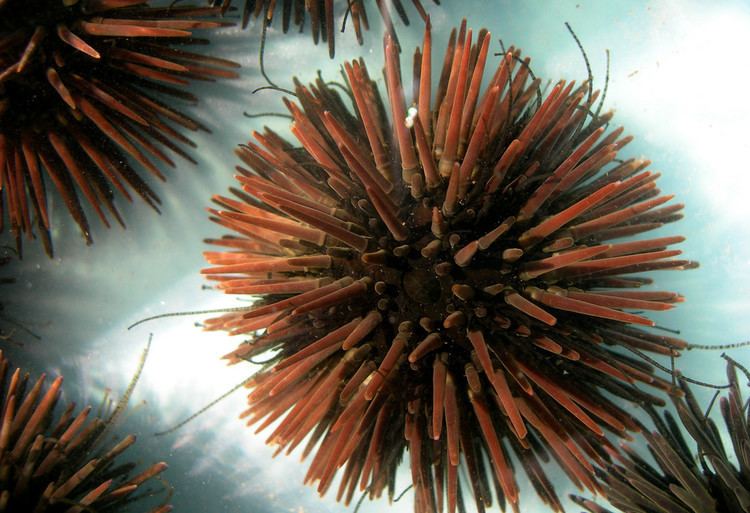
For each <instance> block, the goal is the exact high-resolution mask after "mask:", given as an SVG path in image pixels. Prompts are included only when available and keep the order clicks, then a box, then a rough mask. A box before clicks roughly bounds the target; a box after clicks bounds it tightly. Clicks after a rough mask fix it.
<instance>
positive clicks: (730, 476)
mask: <svg viewBox="0 0 750 513" xmlns="http://www.w3.org/2000/svg"><path fill="white" fill-rule="evenodd" d="M738 366H739V365H738V364H737V363H736V362H734V361H732V360H731V359H727V376H728V378H729V385H728V390H727V391H726V392H725V393H724V394H723V397H721V398H720V399H719V406H720V410H721V416H722V418H723V419H724V427H725V429H724V430H723V431H722V430H720V429H719V428H718V426H717V425H716V423H715V422H714V421H713V420H712V419H711V418H710V417H709V416H708V414H707V413H706V412H704V411H703V409H702V408H701V406H700V404H699V403H698V401H697V400H696V398H695V396H694V395H693V392H692V390H691V389H690V387H689V386H688V383H687V382H686V381H685V380H680V388H681V389H682V391H683V392H684V397H673V399H672V402H673V403H674V407H675V409H676V411H677V417H678V418H677V419H675V417H674V416H673V415H671V414H670V413H669V412H668V411H665V412H664V414H663V418H662V417H661V416H659V415H658V414H657V413H656V412H655V411H653V410H651V411H650V414H651V418H652V419H653V421H654V423H655V424H656V428H657V429H656V430H655V431H652V432H648V431H645V432H644V436H645V438H646V441H647V443H648V449H649V453H650V454H651V457H652V458H653V461H654V462H655V464H654V463H651V462H650V461H648V460H647V459H646V458H644V457H643V456H642V455H639V454H638V452H637V451H636V450H634V449H633V448H631V447H627V446H626V447H625V448H624V450H625V453H626V459H625V460H624V461H622V462H620V463H617V464H611V465H609V466H607V467H606V468H605V469H604V470H603V471H601V472H600V478H601V481H602V483H603V484H604V496H605V497H606V498H607V499H608V500H609V502H610V503H611V504H612V505H613V506H615V507H616V508H619V510H621V511H627V512H628V513H630V512H632V513H656V512H661V511H670V512H673V511H674V512H679V513H683V512H684V513H742V512H744V511H747V510H748V507H749V506H750V486H748V483H750V461H749V460H748V454H747V448H748V447H750V429H749V428H748V416H747V411H746V409H747V403H746V402H745V401H744V400H743V398H742V392H741V390H740V385H739V381H738V380H737V368H738ZM742 370H743V372H745V373H746V377H747V378H748V379H750V376H748V375H747V371H746V370H745V369H744V368H743V369H742ZM685 432H687V434H688V436H689V438H688V439H687V440H686V437H685V434H684V433H685ZM722 439H725V440H728V441H729V442H730V443H731V446H730V447H729V448H728V449H727V447H726V445H725V444H724V442H723V441H722ZM571 498H572V499H573V500H574V501H575V502H576V503H577V504H579V505H580V506H582V507H584V508H586V509H587V510H588V511H590V512H592V513H611V512H610V511H609V510H608V509H606V508H603V507H601V506H599V505H597V504H595V503H594V502H593V501H591V500H589V499H585V498H583V497H579V496H571Z"/></svg>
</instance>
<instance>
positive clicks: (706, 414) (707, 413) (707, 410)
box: [703, 390, 721, 420]
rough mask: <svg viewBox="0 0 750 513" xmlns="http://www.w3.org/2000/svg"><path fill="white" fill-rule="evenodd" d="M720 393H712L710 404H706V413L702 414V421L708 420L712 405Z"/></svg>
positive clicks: (718, 391)
mask: <svg viewBox="0 0 750 513" xmlns="http://www.w3.org/2000/svg"><path fill="white" fill-rule="evenodd" d="M720 392H721V391H720V390H717V391H716V392H714V395H713V397H712V398H711V402H710V403H708V408H706V413H704V414H703V420H707V419H708V416H709V414H710V413H711V409H712V408H713V407H714V403H715V402H716V399H717V398H718V397H719V393H720Z"/></svg>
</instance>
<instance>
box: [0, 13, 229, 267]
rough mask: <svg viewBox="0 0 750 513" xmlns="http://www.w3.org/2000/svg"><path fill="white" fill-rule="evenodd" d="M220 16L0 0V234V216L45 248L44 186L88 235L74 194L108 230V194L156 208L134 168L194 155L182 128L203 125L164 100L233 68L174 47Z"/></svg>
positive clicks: (182, 96) (187, 97)
mask: <svg viewBox="0 0 750 513" xmlns="http://www.w3.org/2000/svg"><path fill="white" fill-rule="evenodd" d="M217 14H219V11H218V9H215V8H208V7H203V8H190V7H173V8H155V7H150V6H149V5H148V4H147V3H145V2H141V1H135V0H133V1H114V0H80V1H78V0H76V1H63V0H2V1H0V189H2V196H0V202H2V203H0V230H2V223H3V222H4V221H5V219H6V218H7V222H8V224H9V225H10V226H9V228H10V231H11V232H12V233H13V234H14V235H15V237H16V239H17V240H19V241H20V237H21V235H22V234H27V235H29V236H30V235H31V234H32V231H33V225H34V224H36V225H37V227H38V233H39V234H40V235H41V236H42V238H43V240H44V243H45V246H46V249H47V252H48V253H51V244H50V241H49V232H50V229H51V226H50V219H49V215H48V212H47V208H48V206H47V191H48V189H49V188H50V187H51V188H54V189H57V191H59V193H60V194H61V196H62V199H63V200H64V203H65V205H66V207H67V208H68V210H69V211H70V214H71V215H72V217H73V218H74V219H75V221H76V223H77V224H78V225H79V227H80V229H81V231H82V232H83V235H84V237H85V238H86V240H87V242H91V236H90V234H89V224H88V220H87V219H86V215H85V213H84V209H83V207H82V206H81V200H80V199H79V195H83V197H84V198H85V202H86V203H88V204H89V205H90V206H91V207H92V208H93V209H94V211H95V212H96V214H97V215H98V217H99V218H100V219H101V220H102V222H103V223H104V224H105V225H107V226H109V224H108V220H107V217H108V216H109V215H111V216H113V217H115V218H116V219H117V221H118V222H120V223H121V224H122V220H121V218H120V215H119V214H118V212H117V210H116V209H115V206H114V203H113V199H114V196H115V190H116V191H117V192H118V193H120V194H122V195H123V196H124V197H125V198H126V199H128V200H130V198H131V196H130V192H129V191H128V189H131V190H132V191H134V192H135V193H137V194H138V195H140V196H141V197H142V198H143V199H144V200H145V201H146V202H147V203H148V204H150V205H151V206H152V207H154V208H156V205H157V204H158V202H159V200H158V198H157V196H156V194H155V193H154V192H153V191H152V190H151V188H150V187H149V186H148V185H147V183H146V182H145V181H144V180H143V179H142V178H141V177H140V176H139V173H138V171H137V168H138V167H144V168H146V169H147V170H148V171H149V172H150V173H152V174H154V175H155V176H157V177H158V178H160V179H163V175H162V173H161V171H160V170H159V167H158V166H157V165H156V164H155V161H159V162H160V163H162V164H166V165H169V166H173V165H174V164H173V161H172V158H171V157H170V156H169V153H173V154H175V155H178V156H181V157H183V158H186V159H188V160H191V161H192V158H191V157H190V156H189V155H188V154H187V153H186V152H185V149H184V148H185V147H188V146H194V143H192V141H190V139H188V138H187V137H185V136H184V135H183V134H182V133H181V132H180V130H181V129H188V130H197V129H202V128H203V127H202V125H201V124H200V123H199V122H198V121H197V120H194V119H192V118H190V117H189V116H187V115H185V114H183V113H182V112H180V111H179V110H177V109H175V108H174V107H173V106H172V105H171V104H172V103H173V100H178V101H183V102H184V101H188V102H193V101H195V100H196V99H195V98H194V97H193V95H192V94H190V93H188V92H187V91H186V90H185V89H184V86H185V85H187V84H188V81H189V80H193V79H197V80H213V79H214V78H216V77H234V76H235V72H234V71H233V70H232V68H234V67H236V64H234V63H232V62H229V61H225V60H222V59H216V58H211V57H208V56H205V55H202V54H198V53H194V52H190V51H187V50H184V49H183V48H181V46H182V45H184V44H186V43H191V42H193V43H200V42H205V41H203V40H199V39H195V38H194V36H193V32H194V31H195V30H196V29H205V28H215V27H219V26H221V25H222V24H223V23H222V22H216V21H210V19H209V18H210V17H212V16H215V15H217ZM131 162H137V164H138V165H137V166H132V165H131ZM6 212H7V214H6ZM19 244H20V242H19Z"/></svg>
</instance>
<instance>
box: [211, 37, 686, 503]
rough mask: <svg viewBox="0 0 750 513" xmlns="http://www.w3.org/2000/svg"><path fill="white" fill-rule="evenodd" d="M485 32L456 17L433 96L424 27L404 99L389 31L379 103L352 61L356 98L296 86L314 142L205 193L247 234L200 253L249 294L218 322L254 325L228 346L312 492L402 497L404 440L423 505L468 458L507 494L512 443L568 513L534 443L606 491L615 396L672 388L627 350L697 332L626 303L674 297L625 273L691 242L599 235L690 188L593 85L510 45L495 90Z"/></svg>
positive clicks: (474, 478)
mask: <svg viewBox="0 0 750 513" xmlns="http://www.w3.org/2000/svg"><path fill="white" fill-rule="evenodd" d="M477 36H478V37H477V39H476V42H475V43H473V41H472V32H471V30H468V31H467V30H466V27H465V24H464V25H462V26H461V29H460V30H459V31H458V34H457V31H456V30H454V31H453V32H452V34H451V37H450V43H449V46H448V48H447V51H446V53H445V60H444V65H443V69H442V73H441V78H440V81H439V84H438V87H437V94H436V96H435V97H434V101H432V100H431V91H432V84H431V80H430V76H431V71H432V68H431V62H432V58H431V36H430V28H429V26H428V27H427V31H426V33H425V39H424V46H423V49H422V50H421V51H420V50H419V49H418V50H417V51H416V58H415V63H414V67H413V69H414V86H413V91H414V92H413V98H414V100H413V103H414V104H415V105H416V106H417V107H416V109H414V110H413V111H412V112H410V113H409V114H408V116H407V112H406V107H405V96H404V92H403V81H402V79H401V76H400V71H399V70H400V66H399V61H398V53H397V51H396V48H395V46H394V44H393V42H392V41H391V40H390V39H387V41H386V45H385V61H386V65H385V76H386V83H387V92H388V98H389V100H390V101H389V102H387V103H384V102H383V99H382V98H381V96H380V94H379V93H378V90H377V87H376V85H375V82H374V81H373V80H372V79H371V78H370V75H369V73H368V71H367V68H366V66H365V63H364V62H363V61H362V60H361V59H360V60H358V61H355V62H351V63H346V64H345V66H344V69H345V77H344V78H345V81H346V86H345V87H346V90H347V92H348V93H349V95H350V96H351V98H352V101H353V103H354V105H353V110H352V107H349V106H348V105H347V102H346V101H345V100H348V98H346V97H343V98H342V96H341V95H339V94H338V92H337V89H336V88H334V87H332V86H330V85H329V84H328V83H326V82H324V81H323V80H322V79H319V80H318V81H317V82H315V84H313V85H311V86H310V87H304V86H303V85H301V84H300V83H299V82H296V95H297V100H298V102H299V105H298V104H297V103H294V102H292V101H288V100H287V101H286V106H287V107H288V109H289V112H290V113H291V115H292V116H293V118H294V122H293V123H292V126H291V130H292V132H293V133H294V135H295V136H296V137H297V138H298V140H299V142H300V143H301V144H302V148H295V147H294V146H293V145H292V144H290V143H288V142H286V141H284V140H283V139H282V138H281V137H279V136H278V135H277V134H275V133H274V132H272V131H270V130H268V129H267V130H266V131H265V132H264V133H263V134H261V133H255V134H254V137H255V139H256V140H257V141H258V143H260V144H259V145H258V144H255V143H253V142H249V143H247V144H246V145H242V147H241V148H240V149H239V150H238V152H237V153H238V155H239V157H240V158H241V159H242V160H243V161H244V163H245V164H246V165H247V166H249V167H250V168H251V169H252V171H250V170H248V169H245V168H243V167H238V168H237V169H238V171H239V175H238V176H237V179H238V180H239V182H240V183H241V184H242V188H243V189H244V190H243V191H240V190H236V189H235V190H233V193H234V195H235V196H236V198H228V197H215V198H214V200H215V202H216V203H218V204H219V205H221V206H222V208H223V209H224V210H214V209H211V214H212V218H213V220H214V221H215V222H216V223H218V224H220V225H222V226H224V227H226V228H229V229H231V230H233V231H234V232H236V235H232V236H225V237H223V238H221V239H219V240H210V241H209V242H210V243H212V244H214V245H217V246H221V247H224V248H226V249H225V250H222V251H210V252H206V255H205V256H206V258H207V260H208V262H209V263H210V264H211V267H209V268H206V269H204V270H203V271H202V272H203V273H204V274H205V275H207V276H208V277H209V278H211V279H214V280H217V281H218V286H219V288H221V289H223V290H224V291H225V292H227V293H230V294H257V295H259V296H260V299H259V300H258V303H256V304H255V305H254V306H253V307H252V308H251V309H249V311H245V312H234V313H229V314H226V315H223V316H221V317H219V318H215V319H211V320H209V321H207V327H208V328H211V329H225V330H229V331H230V332H231V333H232V334H253V337H252V339H251V340H250V341H249V342H247V343H245V344H243V345H241V346H240V347H239V348H238V349H237V350H236V351H235V352H233V353H232V354H230V355H228V357H229V358H230V359H231V361H233V362H236V361H241V360H243V359H249V358H251V357H254V356H256V355H259V354H262V353H264V352H269V359H268V361H267V363H265V364H264V365H263V368H262V369H261V370H260V371H259V372H258V373H257V374H256V375H255V376H254V377H253V378H252V379H251V382H250V385H249V386H250V388H252V389H253V390H252V391H251V393H250V395H249V404H250V407H249V409H248V410H247V411H246V412H245V414H244V415H246V416H248V417H249V420H248V424H254V423H260V424H259V427H258V430H262V429H264V428H266V427H267V426H269V425H270V424H271V423H273V422H274V421H277V420H279V419H281V420H280V421H279V423H278V425H277V427H276V428H275V429H274V430H273V433H272V434H271V436H270V437H269V438H268V442H269V443H272V444H276V445H278V447H279V451H282V450H285V449H286V450H287V451H291V450H293V449H294V448H295V447H297V445H298V444H300V442H302V441H303V440H305V439H306V438H308V437H309V441H308V443H307V446H306V448H305V450H304V452H303V455H308V454H310V453H312V452H314V457H313V460H312V464H311V466H310V469H309V472H308V474H307V481H308V482H313V481H319V485H318V490H319V491H320V493H321V494H322V493H324V492H326V490H328V488H329V487H330V486H331V484H332V482H333V480H334V475H335V474H336V473H337V471H338V470H339V468H340V467H343V476H342V478H341V481H340V486H339V490H338V498H339V500H341V499H342V498H344V499H345V501H347V502H348V501H350V500H351V499H352V496H353V493H354V492H355V490H356V488H357V487H358V486H359V487H360V488H361V489H364V490H367V492H368V493H369V495H370V497H376V496H380V495H381V494H382V493H383V492H384V491H385V490H386V489H387V490H388V493H389V495H390V496H391V497H392V496H393V493H394V486H395V479H396V468H397V467H398V465H399V463H400V461H401V460H402V458H403V456H404V451H405V449H408V450H409V459H410V466H411V476H412V480H413V484H414V493H415V497H416V498H415V501H416V511H418V512H428V511H444V509H443V505H444V503H445V501H447V504H448V507H447V511H449V512H451V513H453V512H454V511H455V510H456V507H457V503H462V502H463V499H462V492H461V488H462V487H461V485H460V482H461V481H463V480H465V479H466V477H468V483H466V484H468V485H470V487H471V489H472V491H473V494H474V500H475V502H476V507H477V509H478V510H479V511H483V510H484V508H485V507H486V506H488V505H489V504H490V503H491V502H492V493H491V491H490V489H491V488H494V489H495V490H496V491H495V495H496V496H497V497H498V502H499V503H501V504H505V503H510V504H511V506H512V508H513V510H514V511H517V509H518V508H517V503H518V487H517V484H516V480H515V478H514V473H515V472H514V468H513V464H512V460H511V454H515V455H516V457H517V458H518V460H519V463H520V464H521V466H522V467H523V468H524V470H525V471H526V473H527V475H528V476H529V480H530V482H531V484H532V485H533V486H534V487H535V489H536V491H537V493H538V494H539V495H540V496H541V498H542V499H543V500H544V501H545V502H546V503H548V504H549V505H550V506H551V507H552V509H554V510H555V511H560V510H562V505H561V503H560V501H559V499H558V497H557V496H556V494H555V491H554V490H553V488H552V485H551V483H550V481H549V480H548V478H547V477H546V475H545V471H544V469H543V466H542V462H546V461H548V460H549V459H550V458H552V459H555V460H556V461H557V462H558V463H559V464H560V466H561V467H562V469H563V470H564V471H565V473H566V474H567V475H568V476H569V477H570V478H571V479H572V481H573V482H574V483H575V484H576V485H578V486H579V487H580V486H585V487H587V488H588V489H590V490H596V489H597V485H596V484H595V482H594V468H593V466H592V464H591V463H590V461H593V462H595V463H597V464H599V465H602V466H603V465H606V463H607V462H608V461H609V459H610V455H611V454H613V453H614V452H615V451H616V449H615V448H614V447H613V446H612V445H611V444H610V443H609V442H608V441H607V438H606V437H605V436H604V433H605V431H609V432H611V433H614V434H616V435H618V436H622V437H628V436H629V435H628V431H637V430H638V424H637V423H636V422H635V421H634V420H633V418H632V417H631V416H630V415H629V414H628V413H627V412H626V411H624V410H623V409H621V408H620V407H618V406H616V405H615V403H614V402H613V400H612V396H613V395H614V396H616V397H619V398H621V399H624V400H626V401H631V402H634V403H645V404H662V401H661V400H660V399H658V398H657V397H654V396H652V395H650V394H647V393H646V392H643V391H641V390H639V389H638V388H636V387H635V386H634V383H636V382H642V383H646V384H648V385H650V386H653V387H656V388H658V389H663V390H671V389H672V386H671V384H670V383H668V382H666V381H664V380H662V379H659V378H657V377H655V376H654V375H653V374H652V370H653V369H652V368H651V367H650V366H649V365H647V364H645V363H644V362H643V361H642V360H641V359H640V358H636V357H632V356H629V355H626V354H623V351H622V350H621V349H624V348H626V349H632V350H634V351H636V352H637V351H641V350H642V351H648V352H653V353H657V354H665V355H677V354H679V349H680V348H682V347H684V346H685V343H684V342H683V341H680V340H677V339H673V338H669V337H664V336H660V335H657V334H654V333H651V332H650V331H646V330H644V329H642V328H641V327H640V326H653V324H654V323H653V322H652V321H651V320H649V319H648V318H647V317H644V316H643V315H641V314H639V313H628V312H627V310H631V309H635V310H668V309H670V308H672V307H673V306H674V303H676V302H679V301H681V299H682V298H681V297H680V296H679V295H678V294H676V293H673V292H664V291H643V290H640V287H641V286H642V285H644V284H647V283H650V280H649V279H648V278H643V277H637V276H633V273H637V272H641V271H649V270H654V269H685V268H690V267H693V263H691V262H689V261H687V260H677V259H672V257H675V256H677V255H679V254H680V251H677V250H669V249H666V247H667V246H670V245H672V244H675V243H679V242H681V241H682V240H683V238H682V237H661V238H656V239H640V240H637V241H628V242H610V241H612V240H613V239H619V238H622V237H626V236H629V235H634V234H640V233H643V232H646V231H648V230H652V229H654V228H657V227H659V226H662V225H663V224H664V223H667V222H670V221H673V220H675V219H678V218H679V217H680V214H679V211H680V210H681V209H682V205H672V206H664V204H665V203H666V202H668V201H669V200H670V199H671V196H659V190H658V189H657V188H656V185H655V181H656V179H657V177H658V176H659V175H658V174H656V173H653V172H650V171H646V170H645V169H646V167H647V166H648V164H649V163H648V162H646V161H641V160H633V159H631V160H626V161H624V162H621V161H617V160H616V154H617V152H618V150H620V148H622V147H623V146H624V145H625V144H626V143H627V142H628V141H629V140H630V138H629V137H622V135H621V134H622V129H621V128H618V129H617V130H613V131H611V132H609V133H607V131H606V129H605V125H607V124H608V123H609V121H610V120H611V117H612V116H611V114H605V115H601V116H599V115H598V114H597V113H596V112H593V110H594V109H592V107H593V105H594V102H595V100H596V98H597V94H595V93H593V94H592V92H591V91H590V90H589V89H588V87H589V84H587V83H584V84H582V85H579V86H577V87H576V85H575V84H574V83H572V82H570V83H566V82H564V81H561V82H558V83H557V84H555V85H554V87H552V89H551V91H550V92H549V94H547V95H546V97H545V98H542V96H541V93H540V92H539V84H540V81H539V80H538V79H534V80H531V79H530V72H529V67H528V63H529V61H528V59H525V60H521V58H520V52H519V51H518V50H517V49H511V50H509V51H508V52H507V53H506V54H505V55H504V56H503V57H502V58H501V59H500V62H499V64H498V66H497V69H496V71H495V73H494V75H493V78H492V79H491V81H490V83H489V84H488V85H487V87H486V90H485V91H484V92H483V93H482V92H481V89H482V87H481V84H482V76H483V74H484V71H485V64H486V61H487V57H488V51H489V45H490V40H491V37H490V34H489V33H488V32H487V31H486V30H482V31H480V32H479V33H478V35H477ZM472 43H473V44H472ZM349 95H348V96H349ZM387 113H388V114H390V119H392V120H394V122H393V124H392V125H391V123H390V122H389V117H388V114H387ZM259 330H260V331H259ZM461 465H463V466H465V470H466V473H463V472H459V466H461Z"/></svg>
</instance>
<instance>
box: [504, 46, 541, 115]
mask: <svg viewBox="0 0 750 513" xmlns="http://www.w3.org/2000/svg"><path fill="white" fill-rule="evenodd" d="M498 42H499V43H500V50H501V51H502V54H497V53H496V54H495V56H499V55H503V56H505V45H504V44H503V40H502V39H498ZM512 58H513V60H514V61H516V62H517V63H518V64H519V65H520V66H523V67H524V68H526V69H527V70H528V71H529V77H531V81H532V82H533V81H534V80H536V75H535V74H534V70H533V69H531V66H529V65H528V64H526V61H524V60H523V59H522V58H521V57H519V56H517V55H512ZM512 84H513V79H512V77H511V73H508V112H510V111H511V109H512V107H513V96H512V94H511V92H510V89H511V86H512ZM541 105H542V88H541V87H540V86H536V108H537V110H538V109H539V107H541ZM508 121H510V115H508Z"/></svg>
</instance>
